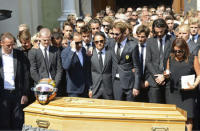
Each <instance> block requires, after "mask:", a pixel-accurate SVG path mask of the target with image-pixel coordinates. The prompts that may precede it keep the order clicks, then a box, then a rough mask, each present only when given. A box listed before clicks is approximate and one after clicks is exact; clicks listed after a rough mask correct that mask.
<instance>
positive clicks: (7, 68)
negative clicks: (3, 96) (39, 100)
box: [2, 49, 15, 90]
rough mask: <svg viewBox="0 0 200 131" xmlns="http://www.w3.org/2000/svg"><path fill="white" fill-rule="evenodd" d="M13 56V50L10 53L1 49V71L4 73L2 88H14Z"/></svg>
mask: <svg viewBox="0 0 200 131" xmlns="http://www.w3.org/2000/svg"><path fill="white" fill-rule="evenodd" d="M13 61H14V58H13V51H12V52H11V54H5V52H4V51H3V49H2V62H3V73H4V89H6V90H14V89H15V81H14V62H13Z"/></svg>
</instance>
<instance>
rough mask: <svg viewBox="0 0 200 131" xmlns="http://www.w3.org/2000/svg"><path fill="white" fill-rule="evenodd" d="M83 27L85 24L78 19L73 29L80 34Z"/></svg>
mask: <svg viewBox="0 0 200 131" xmlns="http://www.w3.org/2000/svg"><path fill="white" fill-rule="evenodd" d="M84 25H85V22H84V21H83V19H78V20H76V26H75V29H76V31H77V32H78V33H80V32H81V28H82V27H83V26H84Z"/></svg>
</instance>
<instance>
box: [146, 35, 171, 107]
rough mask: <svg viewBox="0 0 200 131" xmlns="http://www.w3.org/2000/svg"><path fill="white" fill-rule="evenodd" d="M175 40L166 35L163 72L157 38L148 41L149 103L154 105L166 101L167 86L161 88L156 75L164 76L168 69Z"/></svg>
mask: <svg viewBox="0 0 200 131" xmlns="http://www.w3.org/2000/svg"><path fill="white" fill-rule="evenodd" d="M173 41H174V38H173V37H172V36H169V35H166V38H165V46H164V59H163V61H162V62H163V70H161V69H160V68H159V66H160V54H159V52H160V50H159V47H158V42H157V38H156V37H153V38H150V39H148V40H147V52H146V67H147V69H148V71H149V73H150V76H149V79H148V82H149V85H150V88H149V101H150V102H153V103H163V102H164V101H165V100H164V94H165V92H164V88H165V86H164V87H163V86H159V85H158V84H157V83H156V82H155V78H156V77H155V76H154V75H156V74H163V72H164V70H165V69H166V65H167V60H168V57H169V55H170V52H171V47H172V42H173Z"/></svg>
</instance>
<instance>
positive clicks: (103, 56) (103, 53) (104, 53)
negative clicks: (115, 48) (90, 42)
mask: <svg viewBox="0 0 200 131" xmlns="http://www.w3.org/2000/svg"><path fill="white" fill-rule="evenodd" d="M96 51H97V55H98V59H99V57H100V55H99V52H100V51H99V50H98V49H97V48H96ZM101 52H102V54H101V56H102V60H103V65H104V63H105V62H104V61H105V56H106V50H105V48H103V49H102V50H101Z"/></svg>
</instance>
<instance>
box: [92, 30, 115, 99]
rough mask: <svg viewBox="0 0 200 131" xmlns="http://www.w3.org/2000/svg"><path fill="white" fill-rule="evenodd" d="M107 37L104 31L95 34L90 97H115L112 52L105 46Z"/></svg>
mask: <svg viewBox="0 0 200 131" xmlns="http://www.w3.org/2000/svg"><path fill="white" fill-rule="evenodd" d="M105 41H106V37H105V35H104V33H103V32H97V33H96V34H95V35H94V43H95V47H96V48H95V49H94V50H93V53H92V54H93V55H92V57H91V77H92V85H91V86H90V91H89V97H92V98H98V99H113V87H112V54H111V50H109V48H107V47H105Z"/></svg>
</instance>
